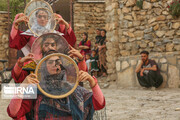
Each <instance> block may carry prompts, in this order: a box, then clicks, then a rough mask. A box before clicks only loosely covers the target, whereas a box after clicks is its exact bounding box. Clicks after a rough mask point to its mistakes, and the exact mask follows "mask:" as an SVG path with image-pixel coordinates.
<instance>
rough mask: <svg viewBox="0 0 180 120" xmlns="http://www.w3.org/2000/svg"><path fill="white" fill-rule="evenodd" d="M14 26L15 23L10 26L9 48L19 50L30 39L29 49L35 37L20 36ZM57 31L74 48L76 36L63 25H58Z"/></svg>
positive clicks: (70, 29) (19, 32)
mask: <svg viewBox="0 0 180 120" xmlns="http://www.w3.org/2000/svg"><path fill="white" fill-rule="evenodd" d="M60 17H61V16H60ZM17 18H18V15H16V17H15V20H16V19H17ZM15 20H14V21H15ZM14 25H15V23H13V25H12V30H11V34H10V38H9V47H10V48H15V49H18V50H20V49H21V48H23V47H24V46H25V45H26V44H27V43H28V42H29V41H30V39H32V41H30V43H29V44H30V47H31V45H32V43H33V41H34V40H35V37H33V36H29V35H20V34H21V33H22V31H19V30H16V29H15V28H14ZM69 26H70V25H69ZM58 31H59V32H61V33H64V35H63V37H64V38H65V39H66V40H67V42H68V43H69V44H70V45H71V46H73V47H74V45H75V43H76V36H75V34H74V32H73V30H72V28H71V27H69V29H68V30H66V28H65V25H60V27H59V30H58Z"/></svg>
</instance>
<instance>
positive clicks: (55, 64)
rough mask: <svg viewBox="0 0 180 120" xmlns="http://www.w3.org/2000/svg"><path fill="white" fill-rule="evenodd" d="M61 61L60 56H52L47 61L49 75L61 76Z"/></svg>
mask: <svg viewBox="0 0 180 120" xmlns="http://www.w3.org/2000/svg"><path fill="white" fill-rule="evenodd" d="M61 64H62V62H61V60H60V58H59V57H58V56H52V57H50V58H49V59H48V60H47V61H46V66H47V71H48V72H49V74H51V75H54V74H59V73H60V72H61Z"/></svg>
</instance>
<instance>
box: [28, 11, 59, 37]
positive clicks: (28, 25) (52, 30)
mask: <svg viewBox="0 0 180 120" xmlns="http://www.w3.org/2000/svg"><path fill="white" fill-rule="evenodd" d="M38 9H44V10H47V11H49V12H50V13H51V14H52V15H53V12H52V11H50V10H49V9H47V8H37V9H35V10H33V11H32V12H31V13H30V15H29V18H30V16H31V15H32V14H33V13H34V12H35V11H36V10H38ZM54 18H55V17H54ZM56 24H57V23H56V20H55V24H54V28H53V29H52V30H51V31H50V32H53V31H54V30H55V28H56ZM28 27H29V29H30V31H31V32H32V33H33V34H35V35H36V36H38V37H39V36H40V35H39V34H37V33H36V32H34V31H33V30H32V29H31V27H30V24H29V22H28Z"/></svg>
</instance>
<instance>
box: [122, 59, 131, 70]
mask: <svg viewBox="0 0 180 120" xmlns="http://www.w3.org/2000/svg"><path fill="white" fill-rule="evenodd" d="M128 67H129V63H128V62H127V61H123V62H122V70H124V69H126V68H128Z"/></svg>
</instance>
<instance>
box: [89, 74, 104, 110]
mask: <svg viewBox="0 0 180 120" xmlns="http://www.w3.org/2000/svg"><path fill="white" fill-rule="evenodd" d="M93 78H94V79H95V81H96V85H95V87H93V88H92V91H93V97H92V101H93V106H94V109H95V110H100V109H103V108H104V107H105V98H104V96H103V93H102V91H101V89H100V87H99V85H98V84H97V79H96V78H95V77H93Z"/></svg>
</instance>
